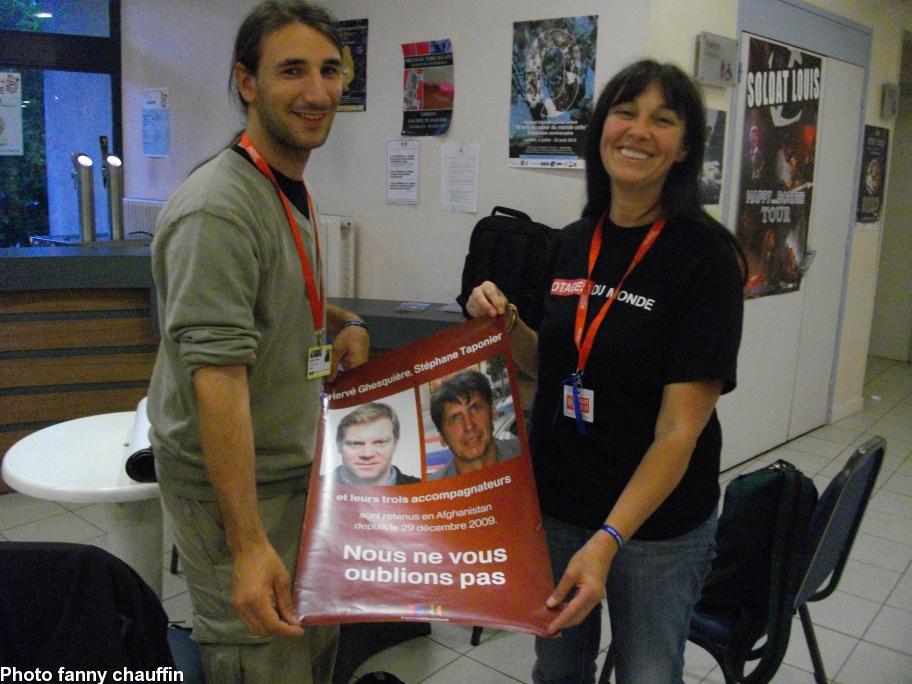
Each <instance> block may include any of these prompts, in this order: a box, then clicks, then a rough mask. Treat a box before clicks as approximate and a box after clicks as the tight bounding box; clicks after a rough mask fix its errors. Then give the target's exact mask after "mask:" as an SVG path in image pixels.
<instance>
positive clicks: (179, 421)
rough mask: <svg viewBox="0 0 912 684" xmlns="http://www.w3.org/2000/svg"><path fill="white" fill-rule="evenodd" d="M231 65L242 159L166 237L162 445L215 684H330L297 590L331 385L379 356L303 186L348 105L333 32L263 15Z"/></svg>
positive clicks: (162, 247) (159, 239)
mask: <svg viewBox="0 0 912 684" xmlns="http://www.w3.org/2000/svg"><path fill="white" fill-rule="evenodd" d="M232 64H233V67H232V78H233V84H234V86H235V88H236V94H237V97H238V99H239V101H240V103H241V105H242V107H243V108H244V110H245V112H246V116H247V123H246V127H245V129H244V131H243V134H242V136H241V137H240V139H239V144H238V145H235V146H233V147H231V148H229V149H226V150H223V151H222V152H221V153H219V154H218V155H217V156H216V157H214V158H213V159H211V160H209V161H208V162H206V163H205V164H203V165H202V166H201V167H199V168H198V169H197V170H196V171H194V172H193V173H192V174H191V175H190V177H189V178H187V180H186V181H184V183H183V184H182V185H181V186H180V187H179V188H178V189H177V190H176V191H175V193H174V194H173V195H172V197H171V199H170V200H169V202H168V204H167V205H166V206H165V208H164V209H163V210H162V212H161V215H160V217H159V220H158V224H157V230H156V236H155V241H154V243H153V248H152V268H153V275H154V277H155V282H156V289H157V294H158V305H159V321H160V327H161V332H162V340H161V345H160V347H159V352H158V357H157V359H156V364H155V370H154V372H153V376H152V380H151V384H150V388H149V401H148V410H149V417H150V420H151V423H152V430H151V434H150V437H151V441H152V445H153V448H154V451H155V455H156V462H157V472H158V479H159V483H160V485H161V493H162V501H163V504H164V507H165V510H166V511H167V513H168V515H169V517H170V519H171V521H172V524H173V527H174V534H175V539H176V542H177V547H178V551H179V553H180V556H181V559H182V561H183V565H184V569H185V572H186V577H187V584H188V588H189V590H190V596H191V599H192V600H193V605H194V639H195V640H196V641H198V642H199V643H200V644H201V647H202V655H203V667H204V670H205V676H206V679H207V681H210V682H218V683H219V684H225V683H231V682H269V683H270V684H275V683H285V682H328V681H330V679H331V676H332V665H333V661H334V659H335V648H336V643H337V641H338V631H337V628H335V627H314V628H311V627H308V628H306V629H305V628H302V627H301V625H299V624H298V623H297V621H296V620H295V618H294V614H293V602H292V596H291V578H292V577H293V573H294V569H295V561H296V556H297V549H298V544H299V538H300V527H301V520H302V519H303V512H304V505H305V501H306V488H307V485H308V479H309V474H310V464H311V462H312V460H313V450H314V433H315V429H314V428H315V425H316V420H317V417H318V413H319V393H320V390H321V382H322V377H321V376H324V375H326V374H328V375H329V376H330V377H333V376H334V375H335V369H336V368H338V367H339V365H340V364H343V365H344V366H345V367H352V366H357V365H359V364H361V363H363V362H364V361H366V359H367V353H368V337H367V333H366V330H365V328H364V327H363V326H364V324H363V322H362V321H361V320H360V319H359V318H358V317H357V316H355V315H354V314H352V313H350V312H348V311H344V310H342V309H339V308H336V307H334V306H327V305H326V303H325V301H324V298H323V289H322V287H321V286H320V282H321V281H322V273H320V265H319V258H318V250H317V245H316V235H317V231H316V230H315V223H316V218H317V217H316V209H315V206H314V204H313V201H312V198H310V197H308V195H307V191H306V189H305V186H304V184H303V182H302V179H303V175H304V168H305V166H306V164H307V162H308V160H309V158H310V152H311V150H313V149H315V148H317V147H320V146H321V145H322V144H323V142H324V141H325V140H326V137H327V135H328V134H329V130H330V126H331V125H332V120H333V116H334V113H335V110H336V106H337V104H338V102H339V98H340V96H341V83H342V72H341V51H340V42H339V40H338V36H337V34H336V33H335V29H334V28H333V18H332V16H331V15H329V14H328V13H327V12H326V11H324V10H323V9H322V8H318V7H315V6H312V5H309V4H307V3H305V2H302V1H300V0H276V1H270V2H265V3H263V4H261V5H259V6H257V7H256V8H254V9H253V10H252V12H251V13H250V14H249V15H248V16H247V18H246V19H245V20H244V22H243V24H242V25H241V27H240V29H239V31H238V34H237V38H236V40H235V47H234V56H233V60H232ZM280 189H281V192H279V190H280ZM326 337H329V338H331V339H332V354H331V363H330V364H329V365H328V366H327V365H326V364H325V363H323V359H324V358H325V353H326V347H327V343H326V342H325V338H326Z"/></svg>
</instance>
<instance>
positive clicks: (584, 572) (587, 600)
mask: <svg viewBox="0 0 912 684" xmlns="http://www.w3.org/2000/svg"><path fill="white" fill-rule="evenodd" d="M615 553H617V543H616V542H615V541H614V539H612V538H611V537H610V536H608V535H607V534H604V533H601V532H596V533H595V534H594V535H592V537H591V538H590V539H589V541H588V542H586V544H585V546H583V548H581V549H580V550H579V551H577V552H576V553H575V554H573V557H572V558H571V559H570V562H569V563H568V564H567V569H566V570H565V571H564V576H563V577H561V579H560V582H558V583H557V587H556V588H555V589H554V593H552V594H551V596H549V597H548V600H547V601H545V605H546V606H547V607H548V608H550V609H552V610H553V609H555V608H561V611H560V613H559V614H558V616H557V617H556V618H554V620H552V622H551V624H550V625H548V633H549V634H552V635H554V634H557V633H558V632H559V631H560V630H562V629H563V628H564V627H574V626H576V625H578V624H579V623H581V622H582V621H583V620H585V619H586V616H587V615H589V613H591V612H592V609H593V608H595V607H596V606H597V605H598V604H599V603H600V602H601V600H602V599H603V598H605V582H606V581H607V580H608V571H609V570H610V569H611V561H612V560H613V559H614V554H615ZM574 589H576V594H575V595H574V596H573V598H571V599H570V601H568V602H567V603H563V601H564V599H565V598H566V597H567V595H568V594H570V593H571V591H572V590H574ZM562 603H563V606H561V604H562Z"/></svg>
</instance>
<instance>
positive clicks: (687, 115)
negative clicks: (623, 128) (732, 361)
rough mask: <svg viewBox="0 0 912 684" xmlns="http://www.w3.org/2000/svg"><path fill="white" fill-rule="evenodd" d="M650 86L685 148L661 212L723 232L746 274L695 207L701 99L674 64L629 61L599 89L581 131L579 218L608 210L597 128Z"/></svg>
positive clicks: (665, 189) (703, 134)
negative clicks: (680, 130)
mask: <svg viewBox="0 0 912 684" xmlns="http://www.w3.org/2000/svg"><path fill="white" fill-rule="evenodd" d="M653 84H655V85H656V86H658V88H659V90H661V91H662V96H663V97H664V98H665V103H666V104H667V105H668V106H669V107H670V108H671V109H672V110H673V111H674V112H675V113H676V114H677V115H678V116H679V117H681V119H682V120H683V121H684V149H685V150H687V155H686V156H685V157H684V159H683V160H681V161H679V162H675V163H674V164H673V165H672V167H671V169H670V170H669V172H668V177H667V178H666V179H665V184H664V185H663V186H662V195H661V198H660V201H661V204H662V213H663V215H665V216H666V217H668V218H682V219H688V220H690V221H695V222H697V223H702V224H705V225H708V226H711V227H713V228H714V229H717V230H719V231H721V232H722V233H724V234H725V237H726V238H727V239H728V240H729V241H730V242H731V244H732V247H733V249H734V250H735V252H736V254H737V256H738V259H739V261H740V262H741V268H742V273H745V275H746V271H747V269H746V264H747V259H746V258H745V256H744V252H743V250H742V249H741V246H740V245H739V244H738V241H737V240H736V239H735V237H734V236H733V235H732V234H731V233H730V232H729V231H728V230H726V229H725V227H724V226H722V225H721V224H720V223H719V222H718V221H716V220H715V219H714V218H713V217H712V216H710V215H709V214H708V213H707V212H706V210H705V209H703V206H702V205H701V204H700V172H701V171H702V169H703V150H704V148H705V146H706V114H705V112H704V109H703V97H702V95H701V93H700V90H699V88H698V86H697V85H696V84H695V83H694V82H693V80H692V79H691V78H690V77H689V76H688V75H687V74H685V73H684V72H683V71H682V70H681V69H679V68H678V67H677V66H675V65H674V64H668V63H666V64H661V63H659V62H656V61H654V60H651V59H644V60H640V61H638V62H634V63H633V64H631V65H630V66H628V67H626V68H625V69H623V70H621V71H620V72H618V73H617V74H616V75H615V76H614V78H612V79H611V80H610V81H609V82H608V84H607V85H606V86H605V88H604V89H603V90H602V94H601V95H600V96H599V99H598V102H597V103H596V105H595V111H594V112H593V113H592V120H591V121H590V122H589V127H588V129H587V131H586V148H585V152H586V206H585V207H584V208H583V216H593V215H595V216H599V215H601V214H603V213H604V212H605V211H607V210H608V209H610V208H611V180H610V179H609V177H608V172H607V171H606V170H605V165H604V163H603V162H602V151H601V140H602V128H603V127H604V125H605V119H607V118H608V112H609V111H610V110H611V108H612V107H613V106H615V105H616V104H619V103H622V102H631V101H633V100H634V99H636V98H637V97H639V95H640V94H642V93H643V92H644V91H645V90H647V89H648V88H649V86H651V85H653Z"/></svg>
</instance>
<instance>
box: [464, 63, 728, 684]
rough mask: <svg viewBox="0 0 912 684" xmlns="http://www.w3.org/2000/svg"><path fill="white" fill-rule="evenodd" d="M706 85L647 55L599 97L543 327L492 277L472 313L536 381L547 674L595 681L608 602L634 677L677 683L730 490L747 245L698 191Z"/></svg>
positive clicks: (620, 657)
mask: <svg viewBox="0 0 912 684" xmlns="http://www.w3.org/2000/svg"><path fill="white" fill-rule="evenodd" d="M705 130H706V127H705V120H704V114H703V104H702V101H701V97H700V94H699V91H698V90H697V88H696V86H695V85H694V84H693V82H692V81H691V80H690V78H689V77H688V76H687V75H686V74H684V73H683V72H682V71H681V70H680V69H678V68H677V67H675V66H672V65H667V64H658V63H656V62H653V61H641V62H637V63H635V64H633V65H631V66H629V67H628V68H626V69H624V70H623V71H622V72H620V73H619V74H617V75H616V76H615V77H614V78H613V79H612V80H611V81H610V82H609V83H608V85H607V86H606V87H605V90H604V91H603V92H602V94H601V97H600V98H599V101H598V103H597V105H596V108H595V112H594V114H593V118H592V122H591V123H590V125H589V134H588V142H587V150H586V168H587V170H586V180H587V195H588V199H587V203H586V207H585V209H584V210H583V216H582V218H581V219H580V220H579V221H577V222H575V223H572V224H571V225H569V226H567V227H566V228H564V230H563V231H562V232H561V239H560V246H559V248H558V249H559V251H558V255H557V258H556V264H555V267H554V269H553V274H552V284H551V288H550V292H549V293H548V294H547V296H546V301H545V313H544V319H543V321H542V324H541V326H540V328H539V330H538V332H535V331H533V330H531V329H530V328H529V327H528V326H526V325H525V323H523V321H522V320H520V319H519V318H518V316H517V313H516V308H515V307H514V306H512V305H511V304H510V303H509V302H508V301H507V299H506V297H505V296H504V295H503V293H502V292H501V291H500V290H499V289H498V288H497V286H496V285H495V284H494V283H492V282H485V283H483V284H481V285H479V286H478V287H477V288H475V290H474V291H473V293H472V295H471V297H470V299H469V301H468V304H467V308H468V311H469V312H470V314H471V315H472V316H475V317H478V316H497V315H502V314H506V316H507V328H508V330H510V339H511V347H512V348H513V352H514V356H515V358H516V361H517V363H518V365H519V366H520V367H521V368H522V369H523V370H524V371H526V372H527V373H529V374H530V375H532V376H533V377H537V379H538V393H537V397H536V400H535V406H534V410H533V414H532V427H531V436H530V443H531V449H532V457H533V462H534V465H535V473H536V481H537V482H538V490H539V499H540V502H541V506H542V513H543V519H544V524H545V531H546V534H547V538H548V546H549V550H550V554H551V562H552V566H553V571H554V577H555V582H557V587H556V589H555V591H554V593H553V594H552V595H551V596H550V597H549V598H548V601H547V605H548V606H549V607H550V608H553V609H554V610H555V613H556V616H555V618H554V621H553V622H552V623H551V625H550V627H549V631H550V632H551V633H552V634H554V635H556V634H557V633H558V632H561V637H560V638H559V639H538V640H537V641H536V646H535V648H536V655H537V661H536V664H535V668H534V670H533V679H534V681H535V682H536V683H538V684H544V683H546V682H548V683H550V682H568V683H569V682H573V683H574V684H576V683H579V682H593V681H594V679H595V670H596V668H595V658H596V655H597V654H598V649H599V637H600V634H601V627H600V608H599V607H598V606H599V603H600V601H601V600H602V598H603V597H605V596H606V592H607V599H608V607H609V614H610V618H611V633H612V643H613V646H614V652H615V653H616V666H617V678H618V679H617V681H618V682H621V683H623V684H632V683H636V684H670V683H672V682H680V681H681V677H682V672H683V664H684V663H683V653H684V644H685V642H686V638H687V632H688V624H689V621H690V614H691V610H692V607H693V604H694V603H695V602H696V601H697V599H698V598H699V595H700V588H701V585H702V582H703V579H704V577H705V575H706V573H707V572H708V570H709V565H710V558H711V554H712V548H713V537H714V532H715V526H716V506H717V503H718V499H719V485H718V474H719V454H720V451H721V432H720V428H719V422H718V419H717V418H716V414H715V408H714V407H715V405H716V402H717V400H718V398H719V396H720V395H721V394H722V393H724V392H728V391H730V390H732V389H734V386H735V367H736V360H737V353H738V345H739V343H740V337H741V317H742V295H741V293H742V286H743V277H744V276H743V272H744V268H743V263H744V260H743V256H742V253H741V251H740V249H739V248H738V246H737V243H736V242H735V240H734V238H733V237H732V236H731V234H730V233H729V232H728V231H727V230H725V228H724V227H722V226H721V225H720V224H718V223H717V222H716V221H715V220H713V219H712V218H711V217H710V216H709V215H708V214H706V212H705V211H704V210H703V209H702V207H701V206H700V203H699V195H698V187H699V183H698V178H699V172H700V169H701V167H702V161H703V159H702V157H703V148H704V138H705Z"/></svg>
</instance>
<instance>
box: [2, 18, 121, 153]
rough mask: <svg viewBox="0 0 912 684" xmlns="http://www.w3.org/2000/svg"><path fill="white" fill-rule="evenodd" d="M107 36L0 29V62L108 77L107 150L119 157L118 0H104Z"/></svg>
mask: <svg viewBox="0 0 912 684" xmlns="http://www.w3.org/2000/svg"><path fill="white" fill-rule="evenodd" d="M108 22H109V27H110V29H109V33H110V35H109V36H108V37H106V38H104V37H99V36H77V35H71V34H63V33H40V32H33V31H12V30H9V29H0V65H3V66H4V67H15V68H20V69H47V70H50V71H78V72H83V73H90V74H108V75H109V76H110V77H111V100H112V101H111V119H112V121H111V130H112V135H113V138H114V139H113V140H112V141H111V142H112V145H111V151H112V152H113V153H115V154H117V155H118V156H120V157H121V158H123V103H122V100H123V97H122V95H123V88H122V84H121V80H122V73H121V47H120V38H121V32H120V0H108Z"/></svg>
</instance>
